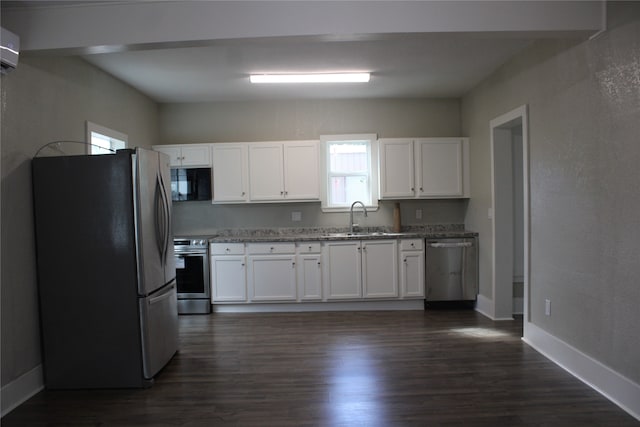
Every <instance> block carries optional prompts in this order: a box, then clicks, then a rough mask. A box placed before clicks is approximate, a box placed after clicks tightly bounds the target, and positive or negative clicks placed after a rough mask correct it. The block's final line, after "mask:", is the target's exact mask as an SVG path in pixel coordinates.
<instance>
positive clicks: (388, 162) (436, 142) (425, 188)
mask: <svg viewBox="0 0 640 427" xmlns="http://www.w3.org/2000/svg"><path fill="white" fill-rule="evenodd" d="M468 143H469V142H468V138H389V139H380V140H379V144H380V175H379V176H380V197H381V198H382V199H411V198H463V197H469V153H468V151H469V148H468Z"/></svg>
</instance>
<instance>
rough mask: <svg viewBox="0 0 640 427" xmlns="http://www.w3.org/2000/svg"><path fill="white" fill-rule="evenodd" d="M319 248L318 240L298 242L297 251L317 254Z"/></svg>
mask: <svg viewBox="0 0 640 427" xmlns="http://www.w3.org/2000/svg"><path fill="white" fill-rule="evenodd" d="M320 250H321V249H320V242H300V243H298V253H301V254H319V253H320Z"/></svg>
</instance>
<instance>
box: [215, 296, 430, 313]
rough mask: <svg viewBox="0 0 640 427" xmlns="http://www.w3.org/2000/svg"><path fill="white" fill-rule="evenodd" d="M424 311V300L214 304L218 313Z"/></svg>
mask: <svg viewBox="0 0 640 427" xmlns="http://www.w3.org/2000/svg"><path fill="white" fill-rule="evenodd" d="M364 310H372V311H375V310H424V299H415V300H400V301H344V302H308V303H299V304H268V303H267V304H214V305H213V311H214V312H216V313H279V312H282V313H287V312H289V313H291V312H305V311H364Z"/></svg>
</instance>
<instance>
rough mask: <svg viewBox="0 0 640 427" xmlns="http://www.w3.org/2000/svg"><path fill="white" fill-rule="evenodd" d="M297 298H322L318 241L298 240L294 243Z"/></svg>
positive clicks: (320, 257)
mask: <svg viewBox="0 0 640 427" xmlns="http://www.w3.org/2000/svg"><path fill="white" fill-rule="evenodd" d="M296 253H297V257H296V259H297V271H298V299H299V300H300V301H311V300H321V299H322V253H321V245H320V242H300V243H298V244H297V245H296Z"/></svg>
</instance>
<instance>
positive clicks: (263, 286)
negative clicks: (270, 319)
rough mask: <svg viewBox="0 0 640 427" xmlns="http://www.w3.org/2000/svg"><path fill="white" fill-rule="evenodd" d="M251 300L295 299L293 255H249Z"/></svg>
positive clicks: (294, 264)
mask: <svg viewBox="0 0 640 427" xmlns="http://www.w3.org/2000/svg"><path fill="white" fill-rule="evenodd" d="M248 284H249V289H250V290H251V301H295V300H296V263H295V257H294V256H293V255H281V256H277V255H256V256H250V257H249V280H248Z"/></svg>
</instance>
